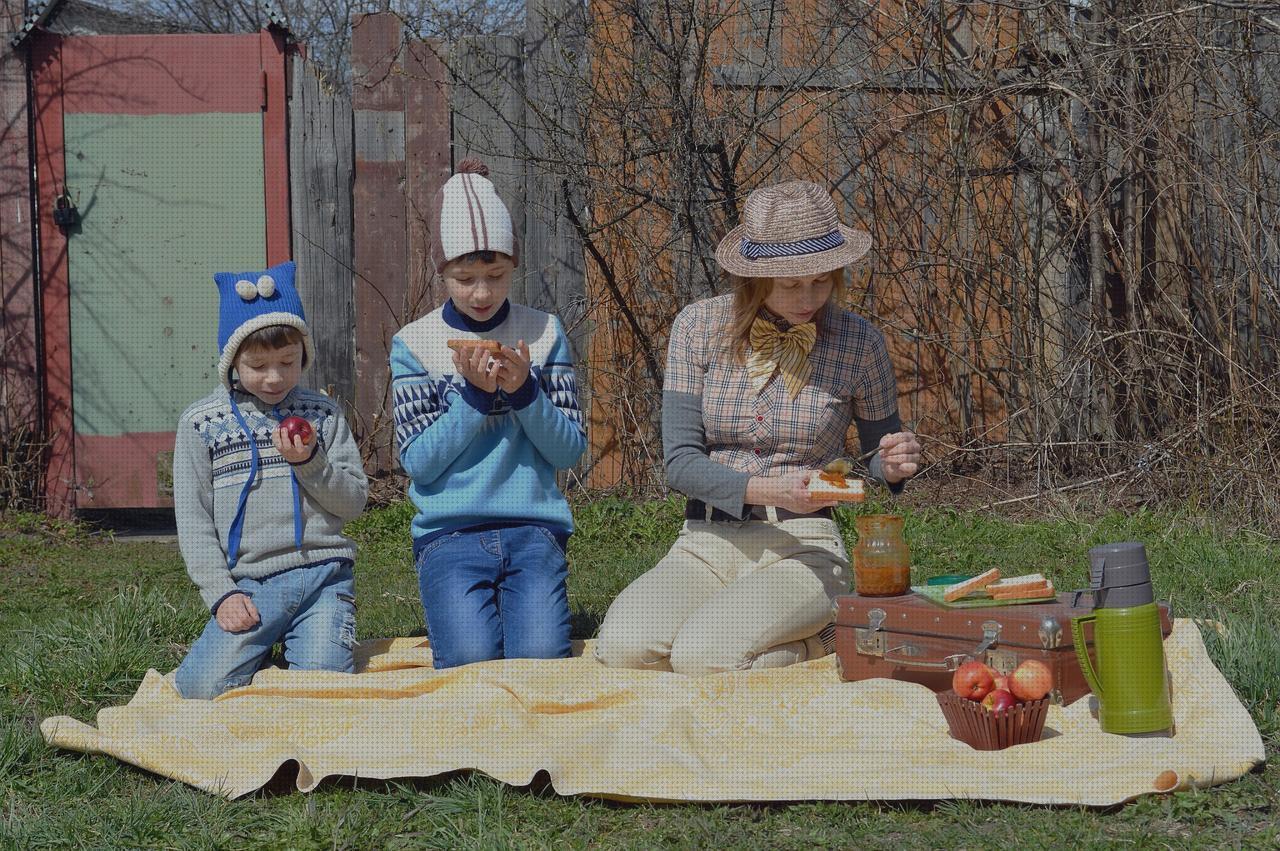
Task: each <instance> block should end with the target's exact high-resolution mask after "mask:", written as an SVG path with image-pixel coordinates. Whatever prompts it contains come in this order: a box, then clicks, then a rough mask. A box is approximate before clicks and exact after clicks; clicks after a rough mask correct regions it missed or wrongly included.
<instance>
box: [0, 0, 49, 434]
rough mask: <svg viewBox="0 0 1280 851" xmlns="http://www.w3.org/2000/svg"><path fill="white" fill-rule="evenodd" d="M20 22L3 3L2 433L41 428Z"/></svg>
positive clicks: (9, 2)
mask: <svg viewBox="0 0 1280 851" xmlns="http://www.w3.org/2000/svg"><path fill="white" fill-rule="evenodd" d="M21 23H22V3H20V2H17V0H3V3H0V45H4V46H5V47H4V49H3V50H0V304H2V305H3V313H2V314H0V431H3V432H6V433H10V432H12V431H13V430H16V429H23V430H28V431H30V432H35V431H36V430H38V428H39V426H40V409H39V375H38V373H37V365H36V351H37V347H36V328H37V323H36V292H35V278H34V277H33V274H34V263H33V258H34V246H33V244H32V229H31V191H30V190H31V181H30V176H31V167H30V154H31V149H30V145H29V144H28V136H27V117H28V116H27V83H26V80H27V77H26V67H25V63H24V62H23V59H22V56H21V54H19V53H17V52H15V51H13V50H9V49H8V47H7V45H8V42H9V37H10V32H11V31H12V30H13V29H15V28H17V27H20V26H21Z"/></svg>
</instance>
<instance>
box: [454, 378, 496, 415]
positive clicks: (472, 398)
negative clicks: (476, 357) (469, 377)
mask: <svg viewBox="0 0 1280 851" xmlns="http://www.w3.org/2000/svg"><path fill="white" fill-rule="evenodd" d="M458 393H459V394H460V395H461V396H462V398H463V399H464V400H466V403H467V404H468V405H470V406H471V407H473V408H475V409H476V410H477V411H479V412H480V413H482V414H488V413H489V412H490V411H491V410H493V400H494V399H495V398H496V397H497V395H498V394H497V393H496V392H495V393H486V392H484V391H483V390H481V389H480V388H479V387H477V386H475V385H474V384H472V383H471V382H470V381H466V380H464V381H463V382H462V389H461V390H459V391H458Z"/></svg>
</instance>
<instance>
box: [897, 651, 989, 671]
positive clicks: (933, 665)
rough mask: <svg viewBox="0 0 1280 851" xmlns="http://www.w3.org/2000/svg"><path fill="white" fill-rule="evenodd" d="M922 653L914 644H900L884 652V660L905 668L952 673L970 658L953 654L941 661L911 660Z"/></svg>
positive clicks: (962, 654)
mask: <svg viewBox="0 0 1280 851" xmlns="http://www.w3.org/2000/svg"><path fill="white" fill-rule="evenodd" d="M899 652H902V653H905V654H906V655H905V656H896V655H894V654H896V653H899ZM923 652H924V651H923V650H921V649H920V648H919V647H917V646H916V645H914V644H902V645H899V646H898V647H893V648H890V649H888V650H886V651H884V660H885V661H886V662H892V663H893V664H895V665H902V666H903V667H905V668H929V669H930V670H934V671H954V670H955V669H956V668H959V667H960V665H961V664H962V663H963V662H964V661H965V660H966V659H970V658H972V657H971V656H969V654H967V653H953V654H952V655H950V656H947V657H944V658H943V659H942V660H941V661H932V660H930V661H925V660H922V659H912V658H910V657H912V656H919V655H920V654H922V653H923Z"/></svg>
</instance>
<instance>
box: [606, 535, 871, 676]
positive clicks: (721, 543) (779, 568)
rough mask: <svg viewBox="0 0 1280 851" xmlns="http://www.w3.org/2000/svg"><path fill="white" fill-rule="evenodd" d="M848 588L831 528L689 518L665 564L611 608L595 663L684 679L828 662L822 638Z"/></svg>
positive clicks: (845, 560)
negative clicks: (834, 601) (667, 673)
mask: <svg viewBox="0 0 1280 851" xmlns="http://www.w3.org/2000/svg"><path fill="white" fill-rule="evenodd" d="M848 588H849V556H848V554H847V553H846V552H845V549H844V544H843V542H841V540H840V535H839V532H838V531H837V530H836V524H835V523H834V521H831V520H826V519H823V518H796V519H793V520H782V521H778V522H767V521H763V520H752V521H747V522H745V523H720V522H710V521H702V520H690V521H687V522H686V523H685V524H684V528H683V529H682V530H681V531H680V537H679V538H678V539H677V540H676V542H675V544H674V545H673V546H672V547H671V551H670V552H668V553H667V555H666V556H665V557H664V558H663V559H662V561H660V562H658V564H657V566H656V567H654V568H653V569H652V570H650V571H649V572H648V573H646V574H644V575H643V576H641V577H640V578H639V579H637V580H636V581H635V582H633V583H631V585H629V586H627V588H626V589H624V590H623V592H622V593H621V594H619V595H618V597H617V599H615V600H614V601H613V605H611V606H610V607H609V612H608V614H606V615H605V619H604V623H603V624H601V625H600V632H599V636H598V638H597V640H596V647H595V655H596V659H598V660H599V661H600V662H602V663H604V664H605V665H608V666H610V667H619V668H643V669H649V670H656V671H676V672H677V673H684V674H708V673H716V672H719V671H741V670H747V669H750V668H773V667H781V666H783V665H790V664H793V663H795V662H803V661H804V660H806V659H812V658H817V657H819V656H822V655H825V653H826V650H824V649H823V645H822V642H821V640H819V637H818V633H819V631H821V630H822V629H823V628H824V627H826V626H827V625H828V624H829V623H830V622H831V602H832V599H833V598H834V597H835V596H836V595H838V594H844V593H847V592H848Z"/></svg>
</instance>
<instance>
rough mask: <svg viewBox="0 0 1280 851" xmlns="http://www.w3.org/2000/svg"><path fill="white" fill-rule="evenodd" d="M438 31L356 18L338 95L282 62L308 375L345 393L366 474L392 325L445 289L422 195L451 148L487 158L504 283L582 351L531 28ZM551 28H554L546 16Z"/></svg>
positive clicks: (575, 275)
mask: <svg viewBox="0 0 1280 851" xmlns="http://www.w3.org/2000/svg"><path fill="white" fill-rule="evenodd" d="M547 8H548V7H545V6H539V5H538V4H531V8H530V31H529V32H530V34H529V36H528V37H527V38H525V39H520V38H516V37H513V36H483V37H475V38H468V39H463V40H460V41H458V42H455V43H453V44H446V43H444V42H442V41H440V40H437V39H416V38H413V37H412V35H411V34H409V33H407V32H406V31H405V28H404V25H403V23H402V21H401V20H400V19H399V18H398V17H397V16H396V15H394V14H391V13H381V14H373V15H366V16H363V17H360V18H358V19H357V20H356V21H355V24H354V28H353V36H352V48H351V60H352V63H351V64H352V70H353V83H352V94H351V96H350V98H348V97H347V96H346V95H345V94H344V93H342V92H340V91H338V90H336V89H335V88H334V87H332V86H330V85H328V84H327V83H326V82H325V81H324V80H323V79H322V78H321V77H320V75H319V74H317V72H316V71H315V69H314V67H313V66H311V64H310V63H308V62H306V61H299V62H296V64H295V70H294V73H293V75H292V76H293V79H292V101H291V104H290V161H291V171H290V180H291V186H290V188H291V192H292V211H293V251H294V257H295V258H296V259H297V262H298V264H299V273H300V276H301V280H302V281H303V282H304V299H305V300H306V303H305V307H306V309H307V311H308V317H309V318H310V320H311V322H312V323H313V327H314V328H315V329H316V334H317V338H318V339H319V340H320V341H321V345H320V350H321V354H320V357H319V362H318V363H317V364H316V365H315V366H314V367H313V369H312V370H311V371H310V374H309V375H308V376H307V379H308V380H309V381H310V382H311V383H312V384H314V385H315V386H319V387H325V388H330V389H331V390H332V392H333V393H334V394H335V395H337V396H339V397H341V398H343V399H345V400H347V401H348V402H349V403H350V404H349V411H350V413H351V416H352V423H353V427H354V428H355V430H356V433H357V436H358V437H359V438H360V439H361V440H362V442H363V444H364V446H365V448H366V457H367V458H368V459H369V461H370V466H371V469H370V472H373V473H378V472H384V471H386V470H388V469H391V467H392V463H393V461H392V454H391V451H390V450H391V435H392V432H393V429H392V428H390V412H389V408H388V398H389V388H390V374H389V368H388V355H389V350H390V343H391V338H392V336H393V335H394V334H395V332H396V331H397V330H398V329H399V328H400V327H401V326H403V325H405V324H406V323H407V322H409V321H412V320H413V319H415V318H417V317H418V316H421V315H423V314H424V313H426V312H429V311H430V310H432V309H434V308H435V307H437V306H438V305H439V304H441V303H442V301H443V300H444V298H445V296H444V293H443V289H442V285H441V283H440V282H439V280H438V279H437V276H436V275H435V272H434V269H433V268H432V265H431V260H430V244H431V239H432V237H433V234H432V228H433V223H432V222H431V214H430V208H431V199H432V197H433V196H434V194H435V193H436V191H437V190H438V189H439V188H440V186H441V185H442V184H443V182H444V181H445V180H447V179H448V177H449V175H450V174H452V172H453V166H454V164H456V163H457V162H459V161H461V160H462V159H464V158H466V157H469V156H477V157H480V158H481V159H483V160H485V162H486V163H487V164H488V165H489V167H490V169H491V174H490V177H491V179H492V180H493V181H494V183H495V185H496V187H497V189H498V192H499V194H500V195H501V196H502V198H503V199H504V200H505V201H506V202H507V204H508V206H509V207H510V209H511V215H512V223H513V225H514V227H515V230H516V235H517V236H518V237H519V239H520V242H521V246H522V251H521V255H522V256H521V258H520V261H521V262H520V268H519V269H518V270H517V274H516V277H515V280H514V281H513V284H512V293H511V297H512V298H513V299H514V300H515V301H518V302H522V303H524V304H529V305H532V306H534V307H537V308H540V309H543V310H548V311H553V312H556V313H557V314H559V315H560V316H561V317H562V319H563V320H564V321H565V324H566V327H567V328H568V329H569V333H570V338H571V341H572V342H573V343H574V345H575V346H576V347H577V348H578V352H579V353H583V352H584V351H585V348H584V347H585V343H586V328H585V325H584V324H583V323H582V321H581V319H582V317H583V315H584V313H585V311H584V308H583V300H584V291H585V290H584V286H585V285H584V275H583V269H582V261H581V257H582V251H581V246H580V244H579V243H578V242H577V240H576V239H575V238H574V235H573V232H572V230H571V228H570V227H569V226H568V224H567V222H566V219H565V214H564V212H563V205H562V204H559V203H558V200H559V197H560V192H559V190H558V188H557V187H556V183H557V170H556V169H555V168H554V167H551V166H549V165H548V163H547V162H545V158H543V157H542V154H541V152H542V151H545V150H546V149H547V147H548V144H549V138H548V137H549V136H550V135H552V134H564V133H567V132H571V131H569V130H568V129H567V128H566V125H571V122H570V121H566V120H564V119H563V111H562V110H561V109H560V107H559V105H558V104H557V103H556V102H555V101H554V100H553V99H552V98H553V97H554V95H555V94H556V91H555V89H554V87H551V86H550V85H549V84H548V82H547V81H548V80H549V79H551V78H552V77H553V76H554V75H551V74H548V73H547V68H546V66H547V65H548V64H549V63H552V62H557V61H561V60H560V59H559V57H560V54H559V53H558V51H553V50H552V49H551V48H550V47H549V45H548V44H547V43H546V42H545V41H544V40H541V37H540V36H539V35H538V32H539V27H545V26H546V24H545V19H544V17H543V15H542V13H541V12H540V11H539V10H543V11H546V9H547ZM556 32H557V34H558V35H562V30H560V29H557V31H556Z"/></svg>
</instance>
